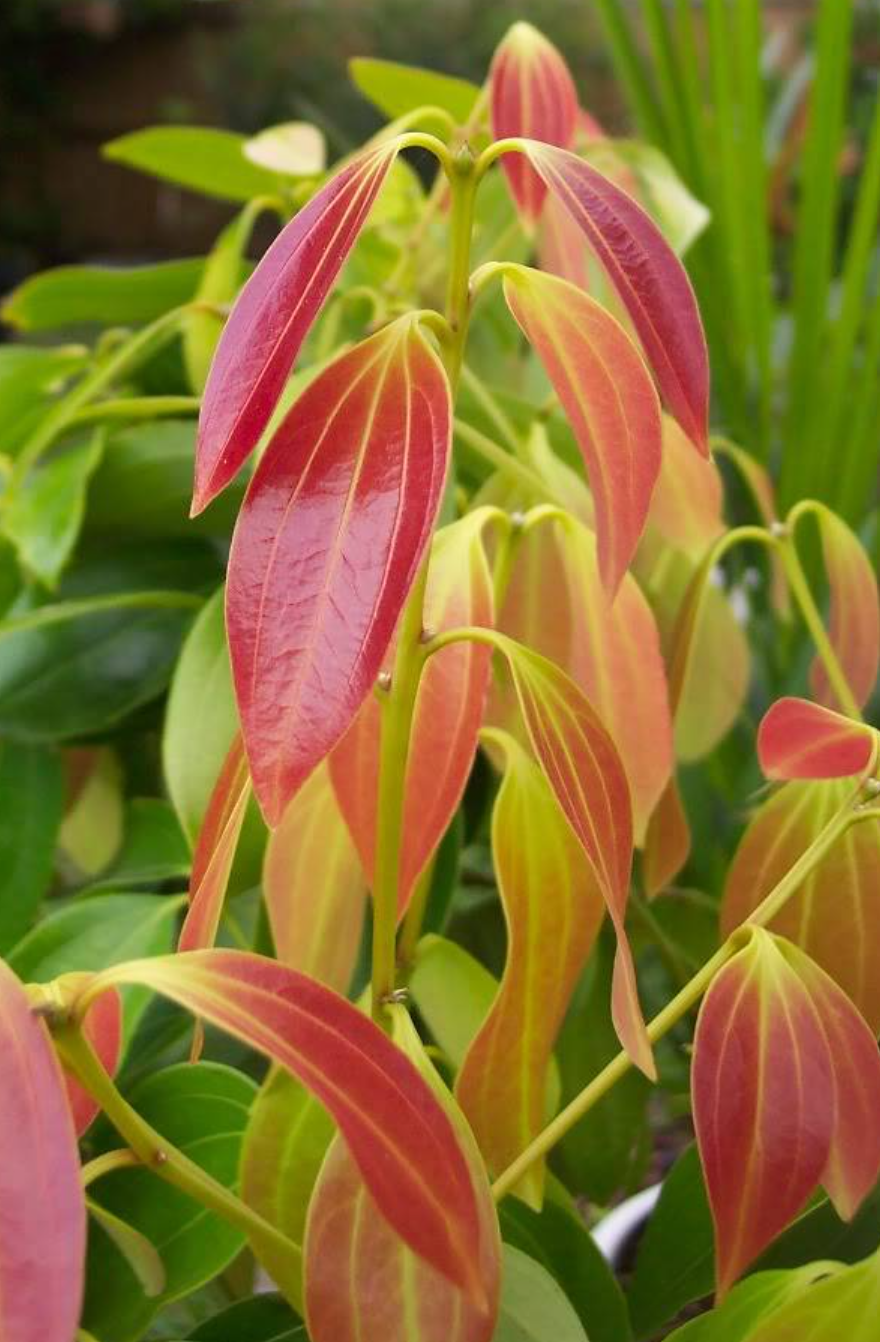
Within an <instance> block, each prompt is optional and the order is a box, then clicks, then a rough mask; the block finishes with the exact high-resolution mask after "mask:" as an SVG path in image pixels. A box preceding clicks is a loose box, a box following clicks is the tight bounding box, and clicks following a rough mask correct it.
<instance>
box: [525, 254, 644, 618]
mask: <svg viewBox="0 0 880 1342" xmlns="http://www.w3.org/2000/svg"><path fill="white" fill-rule="evenodd" d="M504 294H505V297H506V299H507V303H508V306H509V308H510V310H511V312H512V313H513V315H514V317H515V318H516V320H517V322H518V324H519V325H520V327H521V328H522V330H523V332H524V333H525V335H526V336H527V338H528V339H529V341H530V342H531V344H532V345H533V346H534V347H535V349H536V350H537V352H538V355H539V356H540V359H541V362H542V363H543V364H544V367H545V368H546V370H547V374H548V376H549V378H550V381H551V382H552V383H553V386H554V388H555V390H556V393H557V395H558V396H559V399H560V401H561V402H562V405H563V407H564V409H565V412H566V414H567V416H568V418H569V420H570V422H571V425H572V428H573V429H574V433H575V437H576V438H577V441H578V446H579V447H580V449H581V452H582V454H583V457H584V464H585V466H586V469H587V475H588V477H589V481H590V487H591V489H592V491H593V497H594V499H595V504H596V531H597V535H598V544H599V569H600V571H601V574H602V580H603V582H604V584H605V587H606V589H607V590H608V591H609V593H611V594H612V595H613V594H614V593H615V592H616V590H617V588H618V586H619V585H620V582H621V579H622V578H623V575H624V573H625V571H626V569H627V566H628V565H629V562H630V560H631V559H632V556H633V554H634V553H635V549H636V546H637V544H638V540H639V537H640V536H641V534H642V531H643V529H644V525H645V519H646V517H647V514H648V506H649V504H650V501H651V492H652V490H653V488H654V483H655V481H656V479H657V473H658V471H659V469H660V456H661V425H660V403H659V401H658V400H657V394H656V392H655V390H654V384H653V382H652V381H651V377H650V375H649V373H648V370H647V368H646V367H645V364H644V362H643V360H642V357H641V355H640V354H639V351H638V350H637V348H636V346H635V345H634V344H633V342H632V340H631V339H630V338H629V336H628V335H627V333H626V331H625V330H624V329H623V327H622V326H621V325H620V323H619V322H617V321H616V320H615V319H614V318H613V317H612V316H611V315H610V314H609V313H608V312H607V311H606V310H605V309H604V308H603V307H602V306H601V304H599V303H597V302H596V301H595V299H593V298H590V297H589V295H588V294H585V293H584V292H583V291H582V290H580V289H577V288H576V287H575V286H574V285H572V284H569V283H568V282H567V281H566V280H560V279H557V278H556V277H555V276H553V275H547V274H544V273H543V272H542V271H539V270H532V269H530V268H529V267H528V266H515V265H505V267H504Z"/></svg>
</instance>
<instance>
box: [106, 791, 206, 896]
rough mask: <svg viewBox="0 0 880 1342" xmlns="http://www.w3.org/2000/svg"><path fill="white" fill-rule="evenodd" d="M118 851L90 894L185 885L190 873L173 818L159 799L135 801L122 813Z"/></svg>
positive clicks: (183, 843) (183, 840)
mask: <svg viewBox="0 0 880 1342" xmlns="http://www.w3.org/2000/svg"><path fill="white" fill-rule="evenodd" d="M124 825H125V828H124V833H123V839H122V847H121V849H120V851H119V853H118V854H117V855H116V858H115V860H114V862H113V865H112V866H111V867H110V868H109V870H107V871H105V872H104V873H103V874H102V875H101V878H100V880H97V881H93V882H92V883H91V885H90V887H89V889H90V890H101V889H104V890H109V889H113V888H115V889H117V890H121V889H123V888H129V887H131V886H137V885H159V884H161V883H162V882H163V881H185V880H186V878H187V877H188V876H189V870H190V865H191V863H190V850H189V845H188V843H187V841H186V838H185V837H184V834H183V832H182V830H181V828H180V824H179V822H178V819H177V816H176V815H175V813H174V810H173V808H172V807H171V806H169V804H168V802H167V801H163V800H162V799H161V798H160V797H135V798H133V799H132V800H131V801H129V802H128V804H127V806H126V811H125V820H124Z"/></svg>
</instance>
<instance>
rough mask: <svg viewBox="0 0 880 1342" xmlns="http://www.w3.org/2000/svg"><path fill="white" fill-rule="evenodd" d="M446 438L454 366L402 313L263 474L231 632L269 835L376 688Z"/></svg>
mask: <svg viewBox="0 0 880 1342" xmlns="http://www.w3.org/2000/svg"><path fill="white" fill-rule="evenodd" d="M450 432H451V416H450V397H449V384H448V382H447V380H446V375H445V373H444V372H443V368H442V365H441V364H440V361H439V359H438V358H437V356H436V354H435V353H434V351H433V350H432V349H431V347H430V346H429V345H428V343H427V341H426V340H425V337H424V336H423V335H422V333H421V331H420V330H419V327H418V324H417V323H416V321H415V320H414V319H413V318H412V317H403V318H401V319H400V320H398V321H396V322H394V323H392V324H391V325H390V326H388V327H386V328H385V329H383V330H382V331H380V332H379V333H378V334H377V335H374V336H371V337H370V338H369V339H368V340H365V341H363V342H362V343H361V344H359V345H357V346H355V348H354V349H352V350H350V351H348V352H347V353H345V354H343V355H341V356H340V357H339V358H338V359H336V360H334V362H333V363H331V364H330V365H329V366H328V367H327V368H326V369H325V370H324V371H323V372H322V373H321V374H320V375H319V376H318V377H317V378H315V380H314V381H313V382H311V383H310V385H309V386H308V388H307V389H306V391H305V392H304V393H303V395H302V396H301V397H300V398H299V400H298V401H297V402H296V403H295V404H294V406H293V408H292V409H291V411H290V412H289V414H288V416H287V418H286V419H285V420H284V422H283V423H282V424H281V426H280V427H279V429H278V430H277V432H276V434H275V436H274V437H273V439H272V441H271V443H270V444H269V446H268V448H267V450H266V452H265V455H264V456H263V458H262V460H261V462H260V465H259V466H258V468H257V470H256V473H255V475H254V478H253V480H252V482H251V485H250V488H249V490H248V492H247V495H246V496H245V500H244V503H243V504H242V509H241V512H240V514H239V518H238V523H237V525H236V529H235V535H234V537H233V542H232V551H231V554H230V559H229V576H228V580H227V585H226V623H227V629H228V632H229V645H230V654H231V659H232V669H233V677H234V681H235V689H236V695H237V698H238V704H239V711H240V715H241V721H242V726H243V731H244V738H245V745H246V748H247V754H248V759H249V762H250V770H251V777H252V779H253V783H254V789H255V791H256V794H257V797H258V800H259V802H260V805H261V807H262V809H263V812H264V814H265V816H266V819H267V821H268V822H269V824H270V825H271V826H274V825H277V823H278V822H279V820H280V819H281V816H282V814H283V813H284V808H285V806H286V805H287V803H288V802H289V801H290V798H291V797H292V796H294V794H295V793H296V791H297V789H298V788H299V787H301V786H302V784H303V783H304V782H305V780H306V778H307V777H308V776H309V774H310V773H311V772H312V770H313V769H314V768H315V766H316V765H317V764H318V763H319V762H320V761H321V760H322V759H324V758H325V757H326V756H327V755H328V754H329V752H330V751H331V750H332V749H333V747H334V746H335V745H336V744H337V742H338V741H339V740H340V739H341V737H342V736H343V735H344V734H345V732H346V731H347V729H348V728H349V726H350V725H351V723H352V721H353V719H354V717H355V714H356V713H357V711H358V709H359V708H360V706H361V704H362V703H363V702H364V700H365V699H366V697H367V695H368V694H369V692H370V690H371V689H372V687H373V685H374V684H375V681H376V677H377V675H378V673H379V671H380V669H381V666H382V659H383V658H384V656H385V653H386V651H387V649H388V645H389V643H390V642H391V638H392V636H393V634H394V630H395V626H396V624H397V619H398V616H399V615H400V612H401V610H402V608H403V605H404V603H405V601H406V597H407V593H408V591H409V588H410V586H411V584H412V581H413V579H414V577H415V574H416V571H417V569H418V566H419V563H420V561H421V558H422V555H423V553H424V550H425V547H426V545H427V543H428V540H429V538H430V535H431V530H432V528H433V525H434V520H435V518H436V515H437V510H438V507H439V504H440V498H441V495H442V490H443V481H444V478H445V475H446V467H447V461H448V456H449V444H450Z"/></svg>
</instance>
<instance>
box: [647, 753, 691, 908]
mask: <svg viewBox="0 0 880 1342" xmlns="http://www.w3.org/2000/svg"><path fill="white" fill-rule="evenodd" d="M690 851H691V831H690V826H689V825H688V818H687V814H686V812H685V809H684V803H683V802H682V799H681V793H680V792H679V789H678V783H677V782H676V780H675V778H670V780H669V782H668V783H667V785H666V788H665V790H664V792H663V796H662V797H661V798H660V800H659V801H658V803H657V805H656V806H655V807H654V810H653V811H652V812H651V819H650V820H649V821H648V828H647V831H646V833H645V843H644V852H643V853H642V885H643V886H644V890H645V894H646V895H647V896H648V899H653V898H654V896H655V895H659V894H660V891H661V890H663V889H665V887H666V886H667V885H669V883H670V881H673V880H674V879H675V877H676V876H677V875H678V873H679V872H680V871H681V869H682V867H683V866H684V864H685V862H687V860H688V856H689V854H690Z"/></svg>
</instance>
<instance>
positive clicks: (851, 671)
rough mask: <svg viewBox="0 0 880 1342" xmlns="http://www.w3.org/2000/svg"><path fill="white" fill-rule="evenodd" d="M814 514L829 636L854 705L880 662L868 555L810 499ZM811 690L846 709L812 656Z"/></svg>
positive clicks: (865, 694)
mask: <svg viewBox="0 0 880 1342" xmlns="http://www.w3.org/2000/svg"><path fill="white" fill-rule="evenodd" d="M808 506H809V510H810V511H811V512H814V513H815V514H816V517H817V519H818V522H819V535H820V537H821V540H822V554H823V556H824V559H825V570H826V572H827V574H828V584H829V588H830V608H829V621H828V623H829V630H828V632H829V637H830V639H831V645H832V647H833V648H834V651H835V652H836V653H837V657H838V660H839V661H840V665H841V667H842V669H843V674H844V675H845V676H846V679H847V682H848V684H849V687H850V689H851V690H852V693H853V697H854V698H855V701H856V703H857V704H858V706H859V708H863V707H864V705H865V703H866V702H867V701H868V699H869V698H870V696H871V694H872V692H873V689H874V685H875V683H876V681H877V667H878V664H880V600H878V595H877V579H876V577H875V575H874V570H873V569H872V567H871V561H870V560H869V558H868V556H867V554H866V553H865V550H864V547H863V546H862V544H861V542H860V541H859V538H858V537H857V536H856V535H855V534H854V532H852V531H851V530H850V529H849V527H848V526H847V525H846V523H845V522H844V521H842V519H841V518H839V517H838V516H837V515H836V513H833V512H832V511H831V509H830V508H826V507H824V506H823V505H822V504H820V503H811V504H809V505H808ZM811 683H812V689H813V693H814V695H815V696H816V698H817V699H818V700H819V701H820V703H823V704H827V705H828V707H829V708H837V709H844V710H845V709H846V705H845V704H840V703H838V702H837V696H836V694H835V693H834V691H833V690H832V688H831V686H830V684H829V683H828V675H827V672H826V671H825V668H824V666H823V665H822V662H821V660H820V659H819V658H818V657H817V658H816V660H815V661H814V663H813V669H812V673H811Z"/></svg>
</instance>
